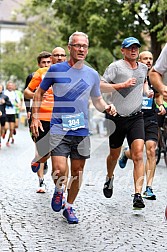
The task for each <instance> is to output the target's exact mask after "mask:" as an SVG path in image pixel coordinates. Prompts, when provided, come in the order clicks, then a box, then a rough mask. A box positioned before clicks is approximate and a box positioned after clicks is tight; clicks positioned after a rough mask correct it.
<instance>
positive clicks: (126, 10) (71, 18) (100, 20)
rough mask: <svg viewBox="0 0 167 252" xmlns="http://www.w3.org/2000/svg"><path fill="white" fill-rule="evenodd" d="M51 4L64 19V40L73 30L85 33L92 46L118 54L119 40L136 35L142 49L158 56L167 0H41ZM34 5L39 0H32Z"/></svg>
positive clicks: (162, 38)
mask: <svg viewBox="0 0 167 252" xmlns="http://www.w3.org/2000/svg"><path fill="white" fill-rule="evenodd" d="M42 3H43V4H45V5H48V6H52V8H53V9H54V10H55V15H56V16H58V17H60V18H61V19H62V20H63V22H62V24H61V27H60V30H61V32H62V34H63V39H64V41H65V40H67V37H68V36H69V34H71V33H72V32H73V31H75V30H81V31H84V32H86V33H88V35H89V37H90V42H91V46H95V45H98V46H100V47H103V48H108V49H109V50H110V52H111V53H112V54H113V55H114V57H116V58H119V57H120V53H119V50H118V46H119V47H120V45H121V42H122V40H123V39H124V38H125V37H128V36H135V37H137V38H138V39H139V40H140V41H141V43H142V44H143V47H144V49H146V48H147V49H149V50H151V51H152V52H153V54H154V59H155V60H156V58H157V57H158V55H159V53H160V51H161V46H162V45H163V43H164V42H166V29H167V28H166V27H167V26H166V25H167V2H166V0H151V1H150V0H144V1H143V0H138V1H136V0H129V1H124V0H122V1H117V0H80V1H78V0H63V1H61V0H56V1H51V0H43V1H42ZM33 4H34V5H35V6H38V5H41V1H40V0H33Z"/></svg>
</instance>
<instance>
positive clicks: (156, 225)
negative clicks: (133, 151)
mask: <svg viewBox="0 0 167 252" xmlns="http://www.w3.org/2000/svg"><path fill="white" fill-rule="evenodd" d="M91 142H92V154H91V158H90V159H89V160H88V161H87V163H86V167H85V173H84V179H83V184H82V187H81V190H80V193H79V195H78V197H77V199H76V202H75V210H76V215H77V217H78V218H79V224H78V225H69V224H68V223H67V222H66V221H65V220H64V219H63V217H62V212H59V213H56V212H53V211H52V209H51V198H52V194H53V190H54V185H53V182H52V180H51V176H50V173H51V163H50V161H49V172H48V173H47V174H46V176H45V181H46V184H47V192H46V193H45V194H37V193H36V189H37V186H38V179H37V176H36V175H35V174H34V173H33V172H32V171H31V168H30V162H31V159H32V158H33V156H34V145H33V143H32V141H31V138H30V136H29V133H28V128H27V127H23V126H22V127H21V128H20V129H19V130H18V131H17V134H16V136H15V143H14V144H13V145H11V146H10V147H6V146H5V142H4V140H3V142H2V149H1V150H0V252H8V251H12V252H36V251H37V252H53V251H56V252H57V251H63V252H69V251H75V252H83V251H86V252H112V251H114V252H125V251H127V252H133V251H136V252H139V251H140V252H146V251H149V252H165V251H167V239H166V237H167V221H166V220H165V218H164V211H165V207H166V204H167V168H166V167H165V165H164V162H163V160H161V161H160V164H159V165H158V166H157V169H156V175H155V179H154V184H153V188H154V192H155V194H156V196H157V200H156V201H148V200H145V203H146V207H145V209H143V210H140V211H134V210H133V208H132V201H133V197H132V196H131V195H132V194H133V193H134V187H133V165H132V161H128V165H127V167H126V168H125V169H123V170H122V169H120V168H119V166H117V167H116V172H115V180H114V193H113V196H112V198H111V199H106V198H105V197H104V196H103V193H102V188H103V184H104V181H105V175H106V165H105V158H106V156H107V153H108V139H107V137H104V138H99V137H97V136H93V137H91Z"/></svg>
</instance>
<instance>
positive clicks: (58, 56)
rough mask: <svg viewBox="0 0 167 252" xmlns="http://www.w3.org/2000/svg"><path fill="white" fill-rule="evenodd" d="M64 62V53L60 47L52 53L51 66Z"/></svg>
mask: <svg viewBox="0 0 167 252" xmlns="http://www.w3.org/2000/svg"><path fill="white" fill-rule="evenodd" d="M65 60H66V52H65V50H64V49H63V48H62V47H56V48H54V49H53V51H52V62H53V64H56V63H60V62H63V61H65Z"/></svg>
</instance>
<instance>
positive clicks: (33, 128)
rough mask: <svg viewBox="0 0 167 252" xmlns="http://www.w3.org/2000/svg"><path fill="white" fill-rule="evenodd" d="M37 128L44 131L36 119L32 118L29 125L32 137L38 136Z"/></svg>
mask: <svg viewBox="0 0 167 252" xmlns="http://www.w3.org/2000/svg"><path fill="white" fill-rule="evenodd" d="M39 128H40V129H41V130H42V131H44V129H43V127H42V123H41V122H40V120H38V119H36V118H32V122H31V125H30V130H31V133H32V134H33V136H34V137H38V136H39Z"/></svg>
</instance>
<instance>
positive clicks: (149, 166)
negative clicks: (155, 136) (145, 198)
mask: <svg viewBox="0 0 167 252" xmlns="http://www.w3.org/2000/svg"><path fill="white" fill-rule="evenodd" d="M155 149H156V142H154V141H147V142H146V153H147V160H146V166H145V171H146V178H147V186H150V187H151V186H152V182H153V178H154V174H155V168H156V158H155Z"/></svg>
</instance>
